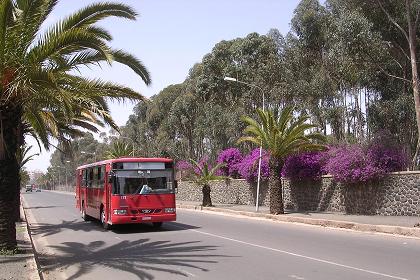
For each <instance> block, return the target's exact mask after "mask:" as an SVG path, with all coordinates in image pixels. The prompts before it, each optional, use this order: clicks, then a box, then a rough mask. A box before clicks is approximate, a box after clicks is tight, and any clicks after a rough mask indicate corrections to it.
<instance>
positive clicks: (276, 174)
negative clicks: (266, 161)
mask: <svg viewBox="0 0 420 280" xmlns="http://www.w3.org/2000/svg"><path fill="white" fill-rule="evenodd" d="M282 166H283V164H282V161H280V160H278V159H275V158H270V177H269V179H268V189H269V191H270V214H274V215H278V214H284V206H283V195H282V185H281V175H280V168H281V167H282Z"/></svg>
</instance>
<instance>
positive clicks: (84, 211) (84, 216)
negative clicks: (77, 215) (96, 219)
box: [81, 204, 89, 221]
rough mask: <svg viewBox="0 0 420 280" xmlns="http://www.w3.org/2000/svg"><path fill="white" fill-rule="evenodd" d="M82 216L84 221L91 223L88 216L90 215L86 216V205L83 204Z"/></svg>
mask: <svg viewBox="0 0 420 280" xmlns="http://www.w3.org/2000/svg"><path fill="white" fill-rule="evenodd" d="M81 214H82V219H83V220H84V221H89V216H88V215H86V210H85V205H84V204H82V211H81Z"/></svg>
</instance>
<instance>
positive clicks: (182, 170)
mask: <svg viewBox="0 0 420 280" xmlns="http://www.w3.org/2000/svg"><path fill="white" fill-rule="evenodd" d="M175 170H176V171H177V172H178V174H179V176H180V179H181V180H189V179H191V178H192V176H193V174H192V172H193V170H192V165H191V163H190V162H188V161H186V160H180V161H178V162H177V163H176V165H175Z"/></svg>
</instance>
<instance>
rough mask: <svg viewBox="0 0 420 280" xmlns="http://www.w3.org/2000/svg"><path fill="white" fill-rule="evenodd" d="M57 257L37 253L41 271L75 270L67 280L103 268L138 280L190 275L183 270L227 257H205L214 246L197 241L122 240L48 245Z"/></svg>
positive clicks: (198, 268) (200, 268)
mask: <svg viewBox="0 0 420 280" xmlns="http://www.w3.org/2000/svg"><path fill="white" fill-rule="evenodd" d="M51 248H52V249H54V250H55V251H57V254H54V255H47V254H40V255H39V260H40V263H41V266H42V267H43V270H44V271H45V272H48V271H50V270H63V269H66V268H69V267H70V266H75V267H77V269H76V272H75V273H74V274H73V275H71V276H70V277H69V278H67V279H78V278H79V277H82V276H83V275H85V274H87V273H89V272H91V271H92V270H93V269H94V268H98V267H99V268H100V266H104V267H107V268H111V269H117V270H120V271H125V272H129V273H132V274H133V275H136V276H137V277H138V279H141V280H152V279H154V278H155V277H154V276H153V272H164V273H168V277H171V275H180V276H185V277H187V276H190V275H189V274H188V273H187V272H186V271H185V270H184V269H183V268H190V269H193V270H199V271H208V269H206V268H204V267H203V266H204V265H205V264H212V263H217V261H215V260H212V258H216V257H231V256H225V255H216V254H209V252H210V251H214V250H216V249H217V247H216V246H204V245H199V241H190V242H178V243H174V242H171V241H153V242H152V241H150V239H139V240H136V241H122V242H119V243H117V244H115V245H111V246H106V245H105V242H104V241H94V242H90V243H89V244H87V245H86V244H83V243H78V242H64V243H62V245H59V246H51ZM168 279H169V278H168Z"/></svg>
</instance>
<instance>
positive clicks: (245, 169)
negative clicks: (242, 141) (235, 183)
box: [237, 148, 270, 183]
mask: <svg viewBox="0 0 420 280" xmlns="http://www.w3.org/2000/svg"><path fill="white" fill-rule="evenodd" d="M259 156H260V148H256V149H254V150H252V151H251V153H249V154H248V155H247V156H245V157H244V158H243V160H242V162H240V163H238V165H237V167H238V172H239V174H240V175H241V177H242V178H244V179H246V180H247V181H248V182H250V183H252V182H256V181H257V177H258V160H259ZM261 158H262V160H261V179H262V180H266V179H268V177H269V176H270V167H269V154H268V152H266V151H265V150H263V151H262V157H261Z"/></svg>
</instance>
